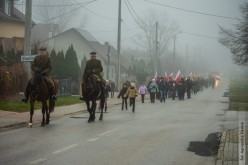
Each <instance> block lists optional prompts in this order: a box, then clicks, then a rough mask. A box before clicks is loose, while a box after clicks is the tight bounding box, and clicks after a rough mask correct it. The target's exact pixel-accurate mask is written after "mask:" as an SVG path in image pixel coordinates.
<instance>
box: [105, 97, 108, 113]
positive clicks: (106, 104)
mask: <svg viewBox="0 0 248 165" xmlns="http://www.w3.org/2000/svg"><path fill="white" fill-rule="evenodd" d="M107 100H108V99H107V98H104V110H105V112H107V109H108V102H107Z"/></svg>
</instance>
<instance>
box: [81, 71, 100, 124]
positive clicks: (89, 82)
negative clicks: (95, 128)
mask: <svg viewBox="0 0 248 165" xmlns="http://www.w3.org/2000/svg"><path fill="white" fill-rule="evenodd" d="M82 89H83V91H84V92H83V93H84V101H85V103H86V106H87V110H88V112H89V114H90V116H89V119H88V123H91V122H94V121H95V113H96V106H97V104H96V101H97V100H100V103H99V104H100V110H101V112H100V117H99V120H102V119H103V108H104V102H105V97H104V93H103V91H102V89H101V82H99V81H98V80H97V78H96V77H95V76H94V75H91V74H88V75H86V79H85V80H84V82H83V83H82Z"/></svg>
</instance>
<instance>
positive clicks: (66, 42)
mask: <svg viewBox="0 0 248 165" xmlns="http://www.w3.org/2000/svg"><path fill="white" fill-rule="evenodd" d="M41 45H42V46H46V47H47V49H48V52H51V51H52V50H53V49H54V50H55V51H56V52H59V51H63V52H66V50H67V49H68V48H69V46H70V45H73V48H74V50H75V52H76V54H77V58H78V63H79V65H81V61H82V59H83V58H84V56H85V57H86V58H87V59H89V58H90V55H89V53H90V52H92V51H95V52H96V53H97V58H98V59H99V60H101V62H102V65H103V70H104V73H103V77H104V79H109V80H112V81H116V77H117V76H116V75H117V61H118V58H117V50H116V49H115V48H114V47H113V46H111V45H109V44H108V43H107V42H106V43H105V44H100V43H99V42H98V41H97V40H96V39H95V38H94V37H93V36H92V35H91V34H90V33H89V32H87V31H85V30H80V29H75V28H71V29H69V30H67V31H65V32H62V33H60V34H58V35H56V36H54V37H51V38H48V39H46V40H44V41H42V42H41ZM108 50H109V61H108ZM129 64H130V63H129V62H128V61H127V59H125V58H124V57H123V56H120V73H121V78H125V76H126V73H127V71H128V67H129ZM108 66H109V67H108ZM108 68H109V69H108ZM107 70H108V71H109V74H108V78H107Z"/></svg>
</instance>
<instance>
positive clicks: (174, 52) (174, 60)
mask: <svg viewBox="0 0 248 165" xmlns="http://www.w3.org/2000/svg"><path fill="white" fill-rule="evenodd" d="M173 68H174V69H173V70H176V34H174V48H173Z"/></svg>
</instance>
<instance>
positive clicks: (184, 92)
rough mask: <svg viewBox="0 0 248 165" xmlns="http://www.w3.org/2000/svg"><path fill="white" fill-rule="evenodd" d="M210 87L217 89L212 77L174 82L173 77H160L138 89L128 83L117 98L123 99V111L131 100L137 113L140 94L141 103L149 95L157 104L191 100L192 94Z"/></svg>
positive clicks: (124, 84) (196, 77) (131, 104)
mask: <svg viewBox="0 0 248 165" xmlns="http://www.w3.org/2000/svg"><path fill="white" fill-rule="evenodd" d="M208 87H212V88H214V87H215V78H214V77H213V76H211V75H209V76H189V77H187V78H186V77H181V78H180V79H179V80H174V79H173V78H172V77H158V78H153V79H151V81H150V82H149V83H148V84H147V85H145V83H143V84H141V85H140V86H139V87H136V85H135V83H134V82H131V83H130V82H128V81H126V82H125V83H123V85H122V88H121V90H120V92H119V94H118V96H117V98H121V99H122V105H121V109H122V110H123V109H124V107H125V108H126V110H127V105H128V103H127V102H128V98H129V103H130V104H129V105H130V106H132V111H133V112H135V98H136V97H137V96H138V94H139V95H140V96H141V103H144V102H145V96H146V95H147V94H149V97H150V102H151V103H155V100H159V101H160V102H161V103H164V102H166V99H172V100H176V99H178V100H184V99H185V97H187V99H190V98H191V95H192V94H193V95H195V94H197V93H198V92H199V91H203V89H204V88H208ZM130 91H131V92H130Z"/></svg>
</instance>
